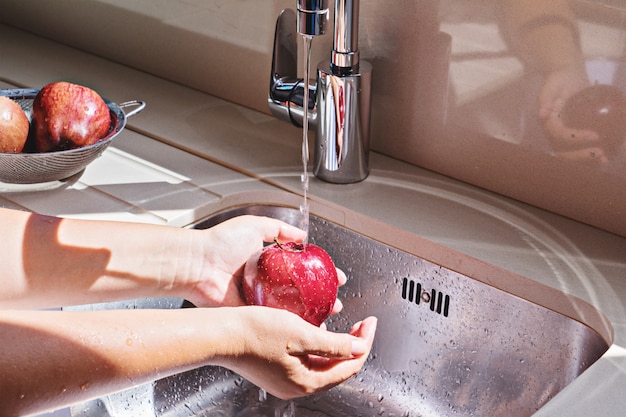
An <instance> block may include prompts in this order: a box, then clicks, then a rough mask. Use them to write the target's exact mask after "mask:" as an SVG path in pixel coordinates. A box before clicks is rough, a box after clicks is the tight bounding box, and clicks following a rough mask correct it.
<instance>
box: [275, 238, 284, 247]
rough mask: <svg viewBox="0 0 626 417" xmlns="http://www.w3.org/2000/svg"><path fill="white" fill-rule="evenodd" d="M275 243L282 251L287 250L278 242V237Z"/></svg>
mask: <svg viewBox="0 0 626 417" xmlns="http://www.w3.org/2000/svg"><path fill="white" fill-rule="evenodd" d="M274 243H276V245H277V246H278V247H279V248H281V249H285V248H283V245H281V244H280V242H279V241H278V237H275V238H274Z"/></svg>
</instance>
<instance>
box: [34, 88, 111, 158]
mask: <svg viewBox="0 0 626 417" xmlns="http://www.w3.org/2000/svg"><path fill="white" fill-rule="evenodd" d="M32 124H33V128H34V147H35V150H36V151H37V152H51V151H60V150H67V149H74V148H80V147H83V146H88V145H92V144H94V143H96V142H98V141H99V140H100V139H102V138H103V137H104V136H105V135H106V134H107V133H108V131H109V128H110V127H111V112H110V111H109V107H108V106H107V104H106V103H105V102H104V100H103V99H102V97H100V95H99V94H98V93H96V92H95V91H94V90H92V89H90V88H88V87H84V86H82V85H78V84H72V83H68V82H54V83H50V84H48V85H46V86H44V87H43V88H42V89H41V90H40V91H39V93H38V94H37V96H36V97H35V100H34V101H33V114H32Z"/></svg>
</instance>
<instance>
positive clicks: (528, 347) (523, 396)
mask: <svg viewBox="0 0 626 417" xmlns="http://www.w3.org/2000/svg"><path fill="white" fill-rule="evenodd" d="M241 214H257V215H266V216H271V217H277V218H280V219H283V220H285V221H287V222H290V223H293V224H297V223H298V220H299V216H300V214H299V211H298V210H296V209H292V208H286V207H274V206H246V207H240V208H236V209H231V210H227V211H225V212H222V213H219V214H217V215H215V216H212V217H211V218H209V219H207V220H206V221H203V222H201V223H199V224H197V225H196V226H195V227H196V228H207V227H210V226H212V225H214V224H217V223H219V222H221V221H224V220H226V219H228V218H231V217H234V216H237V215H241ZM310 240H311V241H312V242H314V243H316V244H318V245H320V246H322V247H324V248H326V250H327V251H328V252H329V253H330V254H331V255H332V256H333V258H334V260H335V262H336V264H337V266H338V267H340V268H341V269H343V270H344V271H345V272H346V274H347V275H348V277H349V280H348V283H347V284H346V285H345V286H343V287H342V288H341V289H340V297H341V299H342V300H343V304H344V310H343V311H342V312H341V313H340V314H338V315H336V316H334V317H331V318H330V319H329V320H328V327H329V329H331V330H339V331H346V330H347V329H348V328H349V327H350V325H351V324H352V323H353V322H355V321H357V320H360V319H362V318H364V317H365V316H368V315H376V316H378V318H379V324H378V331H377V337H376V341H375V344H374V348H373V351H372V354H371V356H370V358H369V359H368V362H367V364H366V366H365V368H364V369H363V370H362V372H361V373H360V374H359V375H357V376H356V377H354V378H352V379H350V380H349V381H346V382H345V383H343V384H342V385H340V386H338V387H336V388H334V389H332V390H330V391H328V392H326V393H323V394H319V395H313V396H310V397H307V398H303V399H299V400H295V401H281V400H278V399H276V398H273V397H271V396H269V395H266V394H265V393H264V392H263V391H262V390H260V389H259V388H257V387H255V386H253V385H252V384H250V383H248V382H247V381H245V380H244V379H242V378H241V377H239V376H238V375H236V374H234V373H232V372H230V371H228V370H225V369H223V368H219V367H203V368H199V369H196V370H194V371H190V372H186V373H182V374H179V375H175V376H172V377H169V378H165V379H162V380H159V381H156V382H154V383H153V384H148V385H146V386H142V387H138V388H137V389H134V390H129V391H125V392H122V393H118V394H115V395H112V396H108V397H105V398H101V399H98V400H95V401H91V402H89V403H85V404H81V405H79V406H75V407H74V408H73V410H72V411H73V415H74V416H102V417H105V416H111V417H117V416H140V417H141V416H144V415H145V416H232V417H234V416H238V417H245V416H271V417H276V416H281V417H285V416H298V417H301V416H304V417H307V416H315V417H319V416H333V417H334V416H349V417H355V416H396V417H400V416H404V417H408V416H422V417H431V416H437V417H442V416H503V415H506V416H508V417H515V416H530V415H532V414H533V413H534V412H535V411H537V410H538V409H539V408H541V407H542V406H543V405H544V404H545V403H546V402H548V401H549V400H550V399H551V398H553V397H554V396H555V395H556V394H557V393H558V392H559V391H561V390H562V389H563V388H564V387H565V386H566V385H567V384H569V383H570V382H572V381H573V380H574V379H575V378H576V377H577V376H578V375H580V374H581V373H582V372H583V371H585V369H587V368H588V367H589V366H590V365H591V364H593V363H594V362H595V361H596V360H597V359H598V358H599V357H600V356H601V355H602V354H603V353H604V352H605V351H606V350H607V349H608V346H609V345H610V343H611V341H610V340H605V338H603V337H602V336H600V334H599V332H597V331H596V330H594V329H592V328H591V327H589V326H588V325H586V324H583V323H582V322H581V321H579V320H575V319H572V318H570V317H567V316H565V315H563V314H560V313H557V312H555V310H554V309H551V308H548V307H544V306H542V305H539V304H536V303H534V302H531V301H529V300H526V299H524V298H521V297H519V296H517V295H514V294H511V293H509V292H505V291H502V290H499V289H496V288H495V287H492V286H490V285H487V284H485V283H483V282H480V281H478V280H475V279H473V278H470V277H467V276H464V275H462V274H460V273H458V272H454V271H452V270H450V269H447V268H446V267H444V266H441V265H437V264H435V263H431V262H429V261H427V260H424V259H421V258H419V257H417V256H414V255H411V254H409V253H406V252H403V251H400V250H397V249H395V248H393V247H390V246H387V245H385V244H383V243H380V242H378V241H375V240H372V239H370V238H368V237H365V236H363V235H360V234H358V233H355V232H353V231H351V230H348V229H346V228H344V227H341V226H339V225H337V224H334V223H330V222H328V221H325V220H324V219H322V218H319V217H316V216H312V218H311V230H310ZM581 303H582V302H581ZM154 306H156V307H159V308H178V307H184V306H185V302H184V301H183V300H137V301H130V302H125V303H111V304H108V305H106V306H104V307H102V306H101V307H97V308H128V307H133V308H135V307H154ZM92 308H93V307H92ZM598 314H600V313H598Z"/></svg>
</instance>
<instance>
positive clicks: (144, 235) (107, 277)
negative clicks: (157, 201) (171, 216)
mask: <svg viewBox="0 0 626 417" xmlns="http://www.w3.org/2000/svg"><path fill="white" fill-rule="evenodd" d="M0 210H2V212H1V213H0V219H1V221H2V224H1V225H0V228H1V232H2V236H3V239H2V242H1V243H0V261H1V263H2V265H3V272H2V283H3V291H2V294H1V298H0V307H2V308H26V307H51V306H61V305H69V304H75V303H89V302H99V301H107V300H113V299H120V298H132V297H135V296H137V297H139V296H152V295H166V294H167V292H168V291H172V292H174V291H176V290H178V288H175V287H174V282H175V280H176V277H177V274H181V273H183V272H184V271H185V268H191V266H190V265H188V262H189V259H191V257H190V253H191V251H192V250H193V248H194V247H196V250H200V249H201V245H195V246H194V245H193V242H192V239H194V236H193V235H192V233H189V232H191V231H187V230H183V229H179V228H173V227H172V228H169V227H165V226H152V225H144V224H131V223H118V222H99V221H84V220H69V219H58V218H53V217H47V216H41V215H37V214H32V213H23V212H16V211H13V210H4V209H0ZM173 295H176V294H173Z"/></svg>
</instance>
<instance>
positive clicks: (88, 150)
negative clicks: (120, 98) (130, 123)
mask: <svg viewBox="0 0 626 417" xmlns="http://www.w3.org/2000/svg"><path fill="white" fill-rule="evenodd" d="M38 92H39V90H38V89H34V88H17V89H9V90H0V95H3V96H7V97H9V98H11V99H13V100H14V101H16V102H17V103H19V104H20V106H22V109H24V112H25V113H26V115H27V116H28V119H29V120H30V118H31V114H32V106H33V100H34V99H35V96H36V95H37V93H38ZM105 102H106V103H107V105H108V106H109V110H110V111H111V127H110V128H109V132H108V133H107V134H106V136H104V137H103V138H102V139H101V140H100V141H98V142H96V143H94V144H93V145H89V146H84V147H82V148H76V149H70V150H66V151H56V152H42V153H1V152H0V181H2V182H5V183H12V184H38V183H44V182H50V181H58V180H62V179H65V178H69V177H71V176H72V175H75V174H77V173H79V172H80V171H82V170H83V169H84V168H85V167H86V166H87V165H88V164H89V163H90V162H92V161H93V160H94V159H96V158H98V157H99V156H100V155H101V154H102V152H103V151H104V150H105V149H106V148H107V147H108V146H109V145H110V144H111V142H112V141H113V139H114V138H115V137H116V136H117V135H118V134H119V133H120V132H121V131H122V129H124V127H125V126H126V119H127V118H129V117H131V116H134V115H135V114H137V113H139V112H140V111H141V110H143V109H144V107H145V106H146V103H145V102H143V101H141V100H132V101H126V102H124V103H121V104H115V103H113V102H111V101H109V100H105ZM126 107H135V109H133V110H132V111H130V112H128V113H125V112H124V110H123V109H124V108H126Z"/></svg>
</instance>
